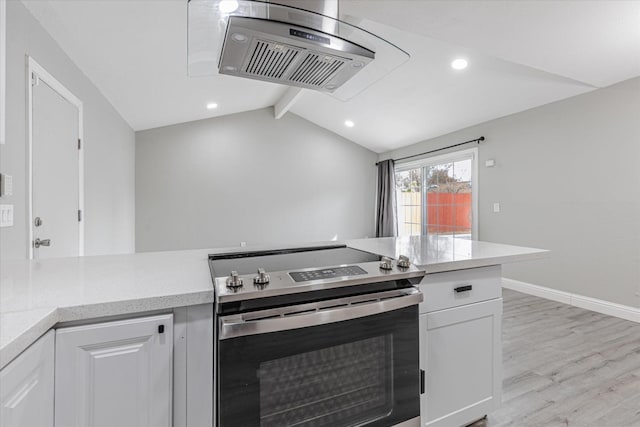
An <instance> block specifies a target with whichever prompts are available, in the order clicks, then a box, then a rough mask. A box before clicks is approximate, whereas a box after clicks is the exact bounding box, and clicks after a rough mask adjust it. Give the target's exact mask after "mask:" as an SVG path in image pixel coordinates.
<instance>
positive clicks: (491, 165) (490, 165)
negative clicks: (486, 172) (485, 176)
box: [484, 159, 496, 168]
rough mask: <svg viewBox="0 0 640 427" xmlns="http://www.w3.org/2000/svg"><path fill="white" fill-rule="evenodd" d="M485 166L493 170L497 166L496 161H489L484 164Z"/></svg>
mask: <svg viewBox="0 0 640 427" xmlns="http://www.w3.org/2000/svg"><path fill="white" fill-rule="evenodd" d="M484 165H485V166H486V167H488V168H492V167H494V166H495V165H496V161H495V160H493V159H489V160H487V161H485V162H484Z"/></svg>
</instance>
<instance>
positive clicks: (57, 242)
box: [30, 74, 82, 258]
mask: <svg viewBox="0 0 640 427" xmlns="http://www.w3.org/2000/svg"><path fill="white" fill-rule="evenodd" d="M34 75H35V76H38V75H37V74H34ZM52 86H54V87H55V86H57V85H56V84H53V83H51V82H48V81H46V80H45V78H43V77H38V78H34V79H33V80H32V92H31V114H32V116H31V161H32V163H31V179H32V181H31V183H32V188H31V191H32V193H31V202H32V207H31V218H30V220H31V227H32V230H31V235H32V242H31V245H32V250H33V252H32V255H33V258H54V257H55V258H57V257H71V256H78V255H82V253H81V252H82V242H81V235H80V234H81V233H80V226H81V224H80V220H81V218H80V213H79V210H80V188H81V187H80V179H81V177H80V150H79V142H78V140H79V138H80V135H79V129H80V127H79V125H80V124H79V110H78V106H76V105H74V104H73V103H72V102H70V101H69V100H68V99H66V98H65V97H64V96H62V95H61V94H60V92H59V91H57V90H55V89H53V88H52Z"/></svg>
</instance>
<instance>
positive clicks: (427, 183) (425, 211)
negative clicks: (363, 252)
mask: <svg viewBox="0 0 640 427" xmlns="http://www.w3.org/2000/svg"><path fill="white" fill-rule="evenodd" d="M476 194H477V149H475V148H474V149H472V150H464V151H458V152H455V153H451V154H446V155H443V156H437V157H431V158H427V159H423V160H419V161H417V162H411V163H404V164H400V165H397V166H396V197H397V209H398V215H397V216H398V234H399V235H400V236H414V235H426V234H437V235H448V236H454V237H462V238H467V239H472V238H476V234H477V233H476V229H477V226H476V217H477V214H476V212H477V196H476Z"/></svg>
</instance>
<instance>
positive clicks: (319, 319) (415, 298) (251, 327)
mask: <svg viewBox="0 0 640 427" xmlns="http://www.w3.org/2000/svg"><path fill="white" fill-rule="evenodd" d="M421 301H422V293H421V292H420V291H419V290H418V289H416V288H406V289H401V290H396V291H388V292H380V293H378V294H371V295H367V296H362V295H360V296H357V297H350V298H343V299H340V300H336V301H335V303H334V302H333V301H322V302H319V303H311V304H303V305H299V306H292V307H286V311H283V312H281V313H280V314H276V315H271V316H269V315H268V314H269V313H265V315H264V316H263V317H260V313H248V314H237V315H231V316H223V317H220V334H219V339H220V340H224V339H229V338H236V337H242V336H247V335H256V334H265V333H269V332H279V331H287V330H291V329H300V328H307V327H310V326H317V325H324V324H327V323H335V322H342V321H346V320H351V319H357V318H360V317H366V316H374V315H376V314H380V313H385V312H387V311H393V310H398V309H400V308H405V307H409V306H412V305H417V304H419V303H420V302H421Z"/></svg>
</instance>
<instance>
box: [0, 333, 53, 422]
mask: <svg viewBox="0 0 640 427" xmlns="http://www.w3.org/2000/svg"><path fill="white" fill-rule="evenodd" d="M54 339H55V334H54V332H53V331H49V332H48V333H47V334H45V335H44V336H43V337H42V338H40V339H39V340H38V341H36V342H35V343H33V344H32V345H31V346H30V347H29V348H27V349H26V350H25V351H24V352H23V353H22V354H20V355H19V356H18V357H17V358H16V359H14V360H13V361H12V362H11V363H9V364H8V365H7V366H5V367H4V368H3V369H2V371H0V404H1V405H2V406H0V426H2V427H27V426H28V427H53V364H54V362H53V351H54Z"/></svg>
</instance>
